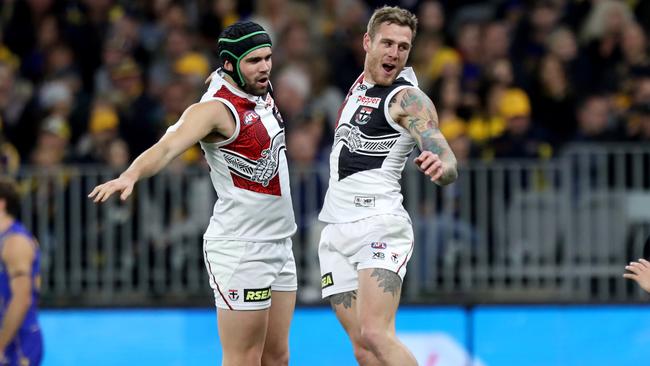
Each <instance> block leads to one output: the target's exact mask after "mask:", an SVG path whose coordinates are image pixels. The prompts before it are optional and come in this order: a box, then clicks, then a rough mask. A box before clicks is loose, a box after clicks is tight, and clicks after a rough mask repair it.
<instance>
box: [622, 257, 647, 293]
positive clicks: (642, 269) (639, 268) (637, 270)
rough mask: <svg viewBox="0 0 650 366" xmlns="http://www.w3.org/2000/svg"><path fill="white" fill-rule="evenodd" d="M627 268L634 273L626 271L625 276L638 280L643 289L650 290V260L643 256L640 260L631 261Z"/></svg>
mask: <svg viewBox="0 0 650 366" xmlns="http://www.w3.org/2000/svg"><path fill="white" fill-rule="evenodd" d="M625 269H627V270H628V271H630V272H632V273H626V274H624V275H623V277H625V278H629V279H631V280H634V281H636V283H638V284H639V286H641V288H642V289H644V290H646V291H647V292H650V262H648V261H647V260H645V259H643V258H641V259H639V261H638V262H630V264H629V265H627V266H625Z"/></svg>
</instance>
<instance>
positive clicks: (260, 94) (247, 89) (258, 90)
mask: <svg viewBox="0 0 650 366" xmlns="http://www.w3.org/2000/svg"><path fill="white" fill-rule="evenodd" d="M244 91H245V92H246V93H248V94H251V95H254V96H256V97H263V96H265V95H266V93H267V92H268V91H269V87H268V86H265V87H263V88H254V87H251V86H250V85H248V84H247V85H246V86H245V87H244Z"/></svg>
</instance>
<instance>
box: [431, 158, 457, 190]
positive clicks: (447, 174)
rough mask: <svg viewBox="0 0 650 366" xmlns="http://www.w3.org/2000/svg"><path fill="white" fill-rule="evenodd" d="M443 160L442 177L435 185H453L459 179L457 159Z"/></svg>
mask: <svg viewBox="0 0 650 366" xmlns="http://www.w3.org/2000/svg"><path fill="white" fill-rule="evenodd" d="M446 160H447V161H445V159H443V163H442V175H441V176H440V178H438V179H436V181H435V183H436V184H437V185H439V186H446V185H447V184H451V183H453V182H454V181H456V179H457V178H458V169H457V167H456V158H455V157H453V155H452V157H451V158H450V159H446Z"/></svg>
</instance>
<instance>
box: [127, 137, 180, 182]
mask: <svg viewBox="0 0 650 366" xmlns="http://www.w3.org/2000/svg"><path fill="white" fill-rule="evenodd" d="M173 158H174V156H173V154H172V153H171V150H170V149H169V148H168V147H166V146H165V145H163V144H159V143H157V144H155V145H153V146H152V147H150V148H149V149H147V150H146V151H145V152H143V153H142V154H140V156H138V157H137V158H136V159H135V160H134V161H133V163H131V165H130V166H129V168H128V169H127V170H125V171H124V172H123V173H122V176H127V177H129V178H131V179H133V180H134V181H138V180H140V179H143V178H148V177H150V176H152V175H155V174H157V173H158V172H159V171H161V170H162V169H163V168H164V167H165V166H167V164H169V162H170V161H172V159H173Z"/></svg>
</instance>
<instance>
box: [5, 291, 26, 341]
mask: <svg viewBox="0 0 650 366" xmlns="http://www.w3.org/2000/svg"><path fill="white" fill-rule="evenodd" d="M30 305H31V296H20V297H13V298H12V299H11V301H10V302H9V306H8V307H7V312H6V313H5V314H4V318H3V319H2V329H0V349H1V350H4V349H5V348H6V347H7V345H8V344H9V343H10V342H11V340H12V339H14V337H15V336H16V333H17V332H18V329H19V328H20V325H21V324H22V323H23V321H24V320H25V314H27V310H28V309H29V306H30Z"/></svg>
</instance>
